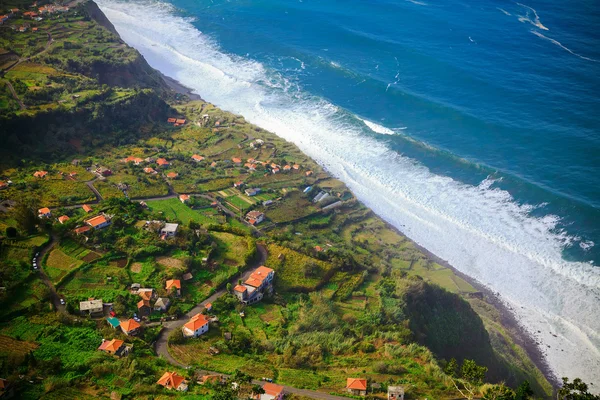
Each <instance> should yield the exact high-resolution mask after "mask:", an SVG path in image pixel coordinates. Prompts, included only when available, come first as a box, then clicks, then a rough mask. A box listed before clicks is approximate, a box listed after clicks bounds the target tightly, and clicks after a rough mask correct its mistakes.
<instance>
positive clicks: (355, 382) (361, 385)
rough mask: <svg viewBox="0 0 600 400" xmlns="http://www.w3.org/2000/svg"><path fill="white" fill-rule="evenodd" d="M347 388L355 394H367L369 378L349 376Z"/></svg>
mask: <svg viewBox="0 0 600 400" xmlns="http://www.w3.org/2000/svg"><path fill="white" fill-rule="evenodd" d="M346 390H347V391H348V393H352V394H353V395H354V396H365V395H366V394H367V380H366V379H359V378H348V379H347V381H346Z"/></svg>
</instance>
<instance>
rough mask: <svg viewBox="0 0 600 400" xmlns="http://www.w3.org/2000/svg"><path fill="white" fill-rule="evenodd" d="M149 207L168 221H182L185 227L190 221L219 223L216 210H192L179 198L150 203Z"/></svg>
mask: <svg viewBox="0 0 600 400" xmlns="http://www.w3.org/2000/svg"><path fill="white" fill-rule="evenodd" d="M148 207H149V208H150V210H151V211H152V212H155V213H161V214H160V215H161V216H162V217H163V218H165V219H166V220H167V221H180V222H181V223H182V224H184V225H187V224H188V223H189V222H190V221H195V222H199V223H201V224H205V225H206V224H214V223H219V218H218V216H217V212H216V211H215V210H214V209H212V208H203V209H201V210H192V209H191V208H190V207H188V206H187V205H185V204H183V203H182V202H181V201H179V199H177V198H173V199H167V200H155V201H149V202H148Z"/></svg>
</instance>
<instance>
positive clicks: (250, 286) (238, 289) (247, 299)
mask: <svg viewBox="0 0 600 400" xmlns="http://www.w3.org/2000/svg"><path fill="white" fill-rule="evenodd" d="M274 276H275V271H273V270H272V269H271V268H267V267H265V266H264V265H263V266H260V267H258V268H257V269H256V270H255V271H254V272H252V274H250V277H249V278H248V279H246V281H245V282H244V283H243V284H241V285H236V286H235V287H234V288H233V294H234V295H235V296H236V297H237V298H238V300H239V301H241V302H242V303H244V304H252V303H256V302H257V301H260V300H262V298H263V297H264V293H265V292H266V293H272V292H273V278H274Z"/></svg>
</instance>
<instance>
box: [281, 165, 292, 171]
mask: <svg viewBox="0 0 600 400" xmlns="http://www.w3.org/2000/svg"><path fill="white" fill-rule="evenodd" d="M291 169H292V167H291V166H289V165H284V166H283V171H284V172H289V171H290V170H291Z"/></svg>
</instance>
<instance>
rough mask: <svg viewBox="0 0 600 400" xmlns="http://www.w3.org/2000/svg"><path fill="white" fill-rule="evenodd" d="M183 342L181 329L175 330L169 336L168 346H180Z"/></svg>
mask: <svg viewBox="0 0 600 400" xmlns="http://www.w3.org/2000/svg"><path fill="white" fill-rule="evenodd" d="M184 341H185V338H184V337H183V331H182V330H181V329H175V330H174V331H173V332H172V333H171V334H170V335H169V344H181V343H183V342H184Z"/></svg>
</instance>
